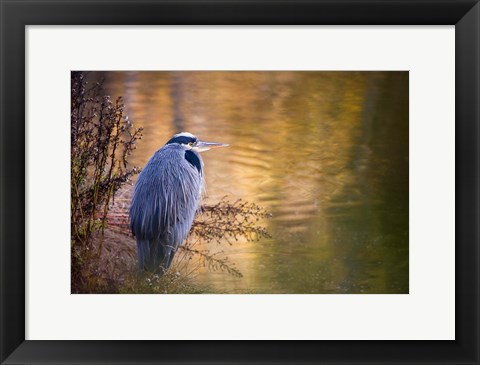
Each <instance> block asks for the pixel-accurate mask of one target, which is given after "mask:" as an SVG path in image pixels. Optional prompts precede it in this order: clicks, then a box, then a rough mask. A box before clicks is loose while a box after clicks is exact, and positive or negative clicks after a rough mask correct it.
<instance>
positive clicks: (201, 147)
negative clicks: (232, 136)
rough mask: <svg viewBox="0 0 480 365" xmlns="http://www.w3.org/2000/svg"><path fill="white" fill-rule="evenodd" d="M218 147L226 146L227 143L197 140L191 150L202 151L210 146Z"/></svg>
mask: <svg viewBox="0 0 480 365" xmlns="http://www.w3.org/2000/svg"><path fill="white" fill-rule="evenodd" d="M220 147H228V144H224V143H217V142H202V141H198V142H197V144H196V145H195V147H193V148H192V150H195V151H197V152H204V151H208V150H209V149H211V148H220Z"/></svg>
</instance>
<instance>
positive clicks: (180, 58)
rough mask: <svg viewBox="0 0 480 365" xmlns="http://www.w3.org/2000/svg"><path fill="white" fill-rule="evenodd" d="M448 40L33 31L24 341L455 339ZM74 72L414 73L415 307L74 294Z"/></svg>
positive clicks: (379, 32) (443, 33)
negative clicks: (72, 90) (370, 71)
mask: <svg viewBox="0 0 480 365" xmlns="http://www.w3.org/2000/svg"><path fill="white" fill-rule="evenodd" d="M454 36H455V29H454V27H453V26H442V27H423V26H419V27H288V28H286V27H213V26H212V27H202V28H199V27H121V28H120V27H51V26H49V27H45V26H42V27H40V26H30V27H27V29H26V37H27V43H26V44H27V46H26V47H27V49H26V51H27V52H26V55H27V56H26V57H27V60H26V61H27V63H26V65H27V66H26V72H27V84H26V90H27V95H26V97H27V110H26V117H27V128H26V130H27V151H26V152H27V167H26V170H27V171H26V174H27V181H26V186H27V192H26V193H27V207H26V211H27V232H26V236H27V237H26V238H27V241H26V242H27V247H26V252H27V257H26V260H27V272H26V278H27V283H26V290H27V293H26V294H27V297H26V298H27V299H26V323H27V325H26V334H27V339H28V340H57V339H58V340H60V339H122V340H123V339H139V340H141V339H332V340H333V339H366V340H367V339H435V340H440V339H441V340H452V339H454V338H455V332H454V330H455V314H454V310H455V303H454V290H455V286H454V275H455V273H454V259H455V256H454V254H455V251H454V246H455V236H454V234H455V223H454V221H455V144H454V141H455V117H454V96H455V84H454V82H455V75H454V66H455V64H454V56H455V54H454V46H455V41H454ZM70 70H409V71H410V294H408V295H211V294H210V295H71V294H70V205H69V199H70V159H69V156H70Z"/></svg>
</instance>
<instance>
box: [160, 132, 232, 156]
mask: <svg viewBox="0 0 480 365" xmlns="http://www.w3.org/2000/svg"><path fill="white" fill-rule="evenodd" d="M174 143H177V144H179V145H181V146H183V147H184V148H185V149H187V150H193V151H196V152H204V151H208V150H209V149H211V148H219V147H228V144H224V143H217V142H204V141H200V140H199V139H198V137H197V136H194V135H193V134H191V133H188V132H182V133H178V134H175V135H174V136H173V137H172V138H171V139H170V140H169V141H168V142H167V143H166V144H167V145H169V144H174Z"/></svg>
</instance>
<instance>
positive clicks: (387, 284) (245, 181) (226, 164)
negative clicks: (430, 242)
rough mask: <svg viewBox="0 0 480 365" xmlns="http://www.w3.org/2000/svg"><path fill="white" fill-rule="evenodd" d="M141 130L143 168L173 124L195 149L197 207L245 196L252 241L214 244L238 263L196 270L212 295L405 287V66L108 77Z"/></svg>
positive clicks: (391, 290)
mask: <svg viewBox="0 0 480 365" xmlns="http://www.w3.org/2000/svg"><path fill="white" fill-rule="evenodd" d="M90 76H91V77H92V78H98V77H100V76H104V77H105V78H106V89H107V91H108V92H109V93H111V95H112V96H118V95H123V96H124V98H125V103H126V107H127V114H128V115H129V117H130V120H132V121H134V123H135V125H136V126H143V127H144V128H145V130H144V136H145V137H144V139H143V140H142V141H141V143H139V145H138V149H137V150H136V153H135V154H134V155H133V156H132V162H133V163H134V164H136V165H139V166H142V165H143V164H144V163H145V162H146V161H147V160H148V158H149V157H150V156H151V155H152V153H153V152H154V151H155V150H157V149H158V148H160V147H161V146H162V145H163V144H164V143H165V142H166V141H167V140H168V139H169V138H170V136H172V135H173V134H174V133H176V132H178V131H189V132H192V133H194V134H196V135H197V136H199V137H200V138H201V139H204V140H207V141H208V140H210V141H218V142H224V143H228V144H230V145H231V147H230V148H228V149H221V150H214V151H209V152H206V153H205V154H203V157H204V161H205V170H206V182H207V192H208V198H207V199H206V202H207V203H215V202H216V201H218V200H219V199H221V198H222V197H223V196H228V197H229V199H230V200H232V201H234V200H236V199H237V198H242V199H243V200H247V201H251V202H254V203H257V204H259V205H260V206H262V207H264V208H266V209H267V210H268V211H269V212H270V213H271V214H272V218H271V219H269V220H266V221H264V222H261V223H262V224H265V225H266V226H267V228H268V231H269V232H270V234H271V235H272V238H271V239H262V240H261V241H259V242H253V243H251V242H238V243H236V244H235V245H233V246H228V245H220V246H222V247H219V245H218V244H215V245H214V247H208V248H209V249H211V250H213V251H218V250H221V251H224V255H227V256H228V257H229V259H230V261H232V262H234V263H235V265H236V267H237V268H238V269H239V270H240V271H241V272H242V274H243V278H236V277H233V276H230V275H228V274H225V273H222V272H210V271H208V270H206V269H205V270H201V271H200V273H199V274H198V275H197V277H196V280H198V281H199V282H201V283H203V284H208V285H210V286H211V287H212V288H213V289H214V290H215V291H220V292H252V293H408V279H409V276H408V73H407V72H106V73H101V74H96V73H93V74H92V75H90Z"/></svg>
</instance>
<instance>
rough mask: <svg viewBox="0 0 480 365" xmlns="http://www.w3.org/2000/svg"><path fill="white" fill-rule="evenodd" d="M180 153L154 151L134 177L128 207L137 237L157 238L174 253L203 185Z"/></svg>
mask: <svg viewBox="0 0 480 365" xmlns="http://www.w3.org/2000/svg"><path fill="white" fill-rule="evenodd" d="M180 152H182V153H179V151H178V150H175V149H174V148H163V149H161V150H159V151H157V153H156V154H155V155H154V156H153V157H152V158H151V159H150V161H149V162H148V163H147V165H146V166H145V168H144V169H143V170H142V172H141V173H140V175H139V177H138V180H137V183H136V185H135V190H134V194H133V199H132V205H131V208H130V224H131V228H132V232H133V233H134V234H135V236H137V238H141V239H155V238H161V240H162V243H163V244H166V245H171V246H172V249H174V250H176V249H177V248H178V246H179V245H180V244H181V243H182V242H183V241H184V240H185V238H186V236H187V234H188V232H189V230H190V228H191V225H192V223H193V219H194V217H195V211H196V209H197V206H198V203H199V200H200V195H201V190H202V184H203V180H202V176H201V174H199V172H198V170H197V169H196V168H195V167H194V166H192V165H191V164H190V163H189V162H188V161H187V160H186V159H185V156H184V152H183V151H180Z"/></svg>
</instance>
